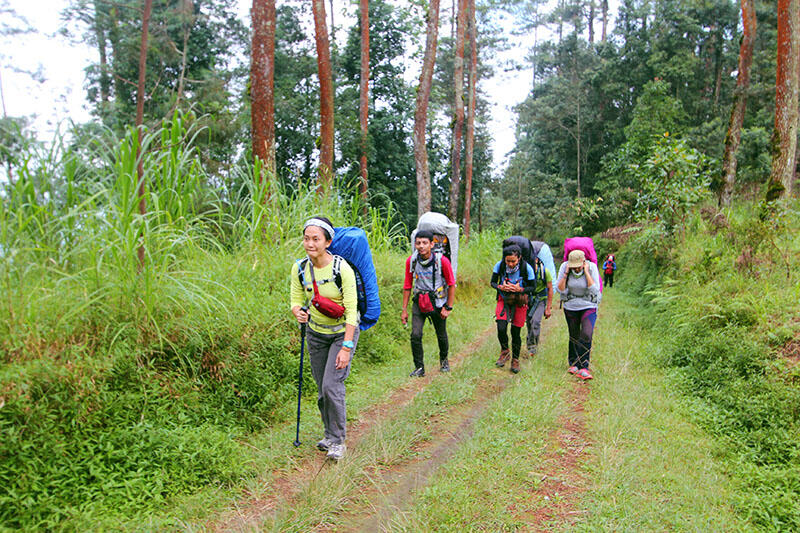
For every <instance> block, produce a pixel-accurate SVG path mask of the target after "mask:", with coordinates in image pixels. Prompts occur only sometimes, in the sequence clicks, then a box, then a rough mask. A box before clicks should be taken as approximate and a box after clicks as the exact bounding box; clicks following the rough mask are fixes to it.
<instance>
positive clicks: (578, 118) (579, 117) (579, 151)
mask: <svg viewBox="0 0 800 533" xmlns="http://www.w3.org/2000/svg"><path fill="white" fill-rule="evenodd" d="M577 107H578V113H577V115H576V117H575V118H576V122H577V125H578V135H577V136H576V138H575V142H576V144H577V147H578V159H577V162H578V198H580V197H581V102H580V100H578V106H577Z"/></svg>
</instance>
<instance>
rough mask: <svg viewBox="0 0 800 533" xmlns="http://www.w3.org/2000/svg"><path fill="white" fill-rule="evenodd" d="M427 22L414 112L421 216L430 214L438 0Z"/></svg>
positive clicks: (429, 9) (433, 1)
mask: <svg viewBox="0 0 800 533" xmlns="http://www.w3.org/2000/svg"><path fill="white" fill-rule="evenodd" d="M426 19H427V30H426V38H425V55H424V57H423V60H422V72H421V73H420V75H419V88H418V89H417V101H416V109H415V112H414V163H415V165H416V173H417V214H418V215H422V214H424V213H426V212H428V211H430V210H431V179H430V172H429V170H428V151H427V146H426V145H425V128H426V126H427V123H428V101H429V100H430V95H431V82H432V80H433V66H434V62H435V61H436V43H437V39H438V36H439V0H431V2H430V5H429V7H428V15H427V17H426Z"/></svg>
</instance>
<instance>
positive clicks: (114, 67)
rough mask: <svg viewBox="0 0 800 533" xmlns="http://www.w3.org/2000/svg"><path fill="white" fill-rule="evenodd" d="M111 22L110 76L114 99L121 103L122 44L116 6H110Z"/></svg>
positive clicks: (109, 35)
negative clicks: (120, 70)
mask: <svg viewBox="0 0 800 533" xmlns="http://www.w3.org/2000/svg"><path fill="white" fill-rule="evenodd" d="M110 13H111V23H110V25H109V30H108V40H109V42H110V43H111V61H112V64H111V69H110V72H111V76H112V81H113V84H114V100H116V101H117V103H119V104H121V103H122V99H123V94H122V91H121V90H120V89H121V87H120V85H121V84H122V78H121V77H120V76H119V68H120V67H121V65H122V61H123V60H122V55H123V51H122V44H121V43H120V37H119V14H118V12H117V6H115V5H113V6H111V11H110Z"/></svg>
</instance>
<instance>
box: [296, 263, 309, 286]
mask: <svg viewBox="0 0 800 533" xmlns="http://www.w3.org/2000/svg"><path fill="white" fill-rule="evenodd" d="M295 262H296V263H297V279H299V280H300V285H302V286H303V287H305V285H306V280H305V278H306V265H307V264H308V256H306V257H304V258H302V259H298V260H297V261H295Z"/></svg>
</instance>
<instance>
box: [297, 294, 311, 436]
mask: <svg viewBox="0 0 800 533" xmlns="http://www.w3.org/2000/svg"><path fill="white" fill-rule="evenodd" d="M300 310H301V311H303V312H304V313H307V312H308V307H306V306H303V307H301V308H300ZM307 325H308V324H307V323H306V322H301V323H300V371H299V372H298V374H297V430H296V431H295V437H294V446H295V448H296V447H298V446H300V399H301V398H302V397H303V355H304V353H305V347H306V326H307Z"/></svg>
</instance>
